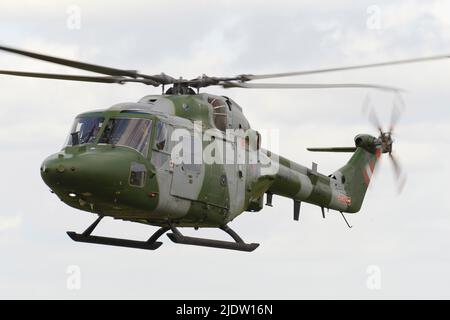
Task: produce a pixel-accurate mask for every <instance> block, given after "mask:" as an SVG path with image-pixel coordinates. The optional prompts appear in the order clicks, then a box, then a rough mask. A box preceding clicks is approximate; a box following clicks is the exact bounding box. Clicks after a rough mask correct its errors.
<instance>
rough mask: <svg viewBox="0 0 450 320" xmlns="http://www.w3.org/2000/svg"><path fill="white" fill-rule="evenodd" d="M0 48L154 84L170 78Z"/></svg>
mask: <svg viewBox="0 0 450 320" xmlns="http://www.w3.org/2000/svg"><path fill="white" fill-rule="evenodd" d="M0 50H2V51H6V52H11V53H15V54H19V55H22V56H26V57H30V58H33V59H37V60H42V61H47V62H52V63H56V64H59V65H63V66H67V67H72V68H76V69H81V70H85V71H91V72H96V73H101V74H106V75H110V76H123V77H131V78H138V77H141V78H145V79H150V80H153V81H154V82H155V83H154V85H159V84H161V83H163V81H164V80H168V78H171V77H169V76H166V75H160V76H158V75H157V76H149V75H145V74H140V73H138V72H137V71H134V70H122V69H116V68H110V67H104V66H99V65H95V64H90V63H85V62H80V61H75V60H69V59H63V58H57V57H53V56H49V55H44V54H40V53H35V52H31V51H25V50H20V49H15V48H10V47H4V46H0ZM79 81H83V80H79Z"/></svg>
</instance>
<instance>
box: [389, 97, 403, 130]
mask: <svg viewBox="0 0 450 320" xmlns="http://www.w3.org/2000/svg"><path fill="white" fill-rule="evenodd" d="M400 116H401V110H400V108H399V107H398V105H397V104H396V103H394V105H393V106H392V112H391V124H390V125H389V132H390V133H393V132H394V129H395V126H396V125H397V122H398V120H399V119H400Z"/></svg>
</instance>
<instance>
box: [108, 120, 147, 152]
mask: <svg viewBox="0 0 450 320" xmlns="http://www.w3.org/2000/svg"><path fill="white" fill-rule="evenodd" d="M151 130H152V120H149V119H141V118H134V119H129V118H126V119H119V118H117V119H110V120H109V121H108V124H107V126H106V128H105V130H104V131H103V134H102V136H101V137H100V140H99V143H107V144H114V145H118V146H126V147H130V148H133V149H135V150H137V151H139V152H140V153H142V154H143V155H147V152H148V144H149V137H150V134H151Z"/></svg>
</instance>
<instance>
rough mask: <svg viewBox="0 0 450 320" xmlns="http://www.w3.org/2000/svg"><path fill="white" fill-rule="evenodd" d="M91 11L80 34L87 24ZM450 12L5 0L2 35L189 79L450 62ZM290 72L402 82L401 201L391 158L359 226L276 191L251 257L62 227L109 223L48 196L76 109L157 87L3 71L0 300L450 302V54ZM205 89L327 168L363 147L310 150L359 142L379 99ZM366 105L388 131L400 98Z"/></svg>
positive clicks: (28, 65) (284, 148)
mask: <svg viewBox="0 0 450 320" xmlns="http://www.w3.org/2000/svg"><path fill="white" fill-rule="evenodd" d="M373 5H375V7H371V6H373ZM73 6H75V7H73ZM74 10H75V11H74ZM77 10H80V18H81V20H80V25H79V27H80V28H77V25H76V24H75V28H73V27H74V25H73V24H72V23H73V20H71V19H72V18H73V13H74V12H75V13H76V12H77ZM449 12H450V3H449V2H448V1H426V2H425V1H375V2H373V1H370V2H367V1H358V2H357V3H356V2H350V1H340V2H339V3H338V2H337V1H320V2H319V1H264V2H262V1H245V2H244V1H127V2H123V1H95V3H94V2H93V1H76V0H75V1H50V0H48V1H39V3H38V2H35V1H9V0H6V1H5V0H2V1H1V3H0V39H1V44H4V45H9V46H15V47H19V48H23V49H28V50H33V51H38V52H43V53H48V54H53V55H56V56H61V57H66V58H73V59H80V60H82V61H87V62H92V63H97V64H103V65H107V66H112V67H117V68H124V69H139V70H140V71H141V72H143V73H148V74H153V73H160V72H165V73H167V74H170V75H172V76H174V77H179V76H184V77H186V78H190V77H196V76H198V75H201V74H203V73H206V74H208V75H235V74H241V73H268V72H284V71H295V70H302V69H314V68H322V67H333V66H342V65H349V64H357V63H370V62H378V61H384V60H390V59H403V58H413V57H416V56H426V55H432V54H440V53H449V52H450V20H449V18H448V13H449ZM374 14H375V15H376V16H374ZM373 19H375V20H373ZM374 21H375V23H374ZM0 69H3V70H9V69H19V70H27V71H42V72H67V73H75V74H86V73H84V72H80V71H78V70H71V69H70V68H64V67H59V66H55V65H52V64H49V63H45V62H38V61H33V60H32V59H29V58H25V57H19V56H15V55H12V54H8V53H0ZM288 80H289V81H296V82H313V83H317V82H323V83H326V82H361V83H379V84H385V85H392V86H398V87H402V88H404V89H406V90H407V92H406V93H405V94H404V96H403V97H404V100H405V102H406V111H405V113H404V115H403V118H402V120H401V122H400V123H399V125H398V128H397V129H398V130H397V135H396V139H397V141H396V143H395V145H394V149H395V152H396V154H397V155H398V156H399V157H400V160H401V161H402V163H403V166H404V168H405V169H406V171H407V172H408V183H407V185H406V187H405V189H404V192H403V193H402V194H401V196H397V195H396V187H395V184H394V179H393V174H392V170H391V169H392V168H391V167H390V163H388V161H387V159H383V160H384V161H382V163H381V164H380V166H379V167H378V168H377V169H378V174H377V175H376V176H375V178H374V179H373V180H372V184H371V187H370V189H369V192H368V195H367V196H366V199H365V202H364V204H363V208H362V210H361V212H360V213H358V214H356V215H353V216H349V217H348V219H349V221H350V223H351V224H352V225H354V227H353V229H351V230H349V229H348V228H347V227H346V225H345V223H344V221H343V220H342V218H341V217H340V215H339V214H336V213H331V212H330V214H329V215H328V216H327V219H326V220H325V221H323V219H322V217H321V214H320V208H318V207H313V206H311V205H307V204H304V205H303V206H302V212H301V215H300V222H294V221H293V220H292V202H291V200H289V199H283V198H280V197H274V207H273V208H270V207H267V208H265V209H264V210H263V211H261V212H259V213H246V214H243V215H242V216H241V217H239V218H238V219H236V220H235V221H234V222H233V223H232V227H233V228H234V229H235V230H236V231H237V232H238V233H240V234H241V235H242V237H243V238H244V239H245V240H246V241H248V242H259V243H261V246H260V247H259V248H258V249H257V250H256V251H255V252H253V253H250V254H249V253H242V252H230V251H225V250H219V249H210V248H198V247H192V246H180V245H176V244H173V243H172V242H170V241H169V239H167V238H166V237H165V236H164V237H163V238H162V239H163V241H164V245H163V246H162V247H161V248H160V249H159V250H157V251H155V252H151V251H144V250H133V249H125V248H117V247H107V246H96V245H89V244H79V243H75V242H72V241H71V240H70V239H69V238H68V237H67V235H66V234H65V231H67V230H75V231H82V230H84V228H85V227H86V226H88V225H89V224H90V223H91V222H92V221H93V220H94V218H95V217H94V216H93V215H91V214H89V213H85V212H81V211H77V210H75V209H72V208H70V207H68V206H66V205H64V204H63V203H62V202H61V201H59V200H58V199H57V197H56V196H55V195H52V194H51V193H50V192H49V190H48V188H47V186H46V185H45V184H44V183H43V181H42V180H41V178H40V173H39V167H40V164H41V162H42V160H43V159H45V157H46V156H48V155H50V154H52V153H55V152H57V151H58V150H59V149H60V147H61V146H62V144H63V142H64V140H65V138H66V134H67V133H68V130H69V127H70V125H71V123H72V121H73V118H74V117H75V116H76V115H77V114H78V113H81V112H83V111H86V110H90V109H98V108H106V107H108V106H110V105H112V104H115V103H118V102H124V101H137V100H138V99H139V98H140V97H142V96H144V95H146V94H151V93H155V94H158V93H159V92H160V90H159V89H155V88H152V87H146V86H143V85H140V84H128V85H125V86H119V85H113V84H89V83H76V82H64V81H56V80H37V79H26V78H16V77H8V76H0V168H1V173H0V178H1V180H0V181H1V182H0V200H1V207H0V257H1V258H0V298H62V299H66V298H152V299H155V298H156V299H162V298H194V299H195V298H268V299H269V298H274V299H281V298H288V299H295V298H364V299H365V298H450V291H449V285H450V275H449V271H448V270H449V267H450V251H449V245H450V238H449V231H450V218H449V202H448V177H449V165H448V159H449V157H450V151H449V142H450V138H449V137H450V129H449V125H448V123H449V117H450V112H449V108H450V91H449V83H450V61H445V60H444V61H438V62H427V63H422V64H416V65H407V66H395V67H385V68H378V69H368V70H359V71H348V72H345V73H344V72H342V73H335V74H327V75H315V76H307V77H301V78H297V79H288ZM207 91H208V92H210V93H215V94H225V95H227V96H230V97H231V98H233V99H234V100H235V101H237V102H238V103H239V104H240V105H241V106H242V107H243V108H244V111H245V114H246V116H247V117H248V119H249V121H250V122H251V124H252V126H253V127H254V128H255V129H279V130H280V138H281V141H280V153H281V154H282V155H284V156H286V157H288V158H289V159H292V160H295V161H297V162H299V163H301V164H304V165H308V166H309V165H310V164H311V162H312V161H316V162H318V163H319V171H321V172H323V173H326V174H328V173H330V172H332V171H333V170H335V169H336V168H339V167H340V166H342V165H343V164H344V163H345V161H346V159H347V158H348V157H349V155H345V154H344V155H341V154H310V153H308V152H307V151H306V150H305V148H306V147H308V146H351V145H352V144H353V137H354V136H355V135H356V134H358V133H365V132H367V133H371V134H375V133H376V132H375V131H374V129H373V128H372V127H371V126H370V125H369V123H368V121H367V119H366V117H365V116H363V115H362V114H361V105H362V102H363V99H364V97H365V95H366V94H367V93H368V92H369V91H366V90H356V89H355V90H351V89H342V90H337V89H330V90H320V91H318V90H293V91H289V90H285V91H283V90H247V91H245V90H244V89H228V90H224V89H220V88H210V89H208V90H207ZM370 95H371V99H372V101H373V104H374V105H375V107H376V109H377V111H378V114H379V115H380V118H381V119H382V121H383V123H384V124H385V126H387V125H388V122H389V116H390V108H391V105H392V98H393V97H392V95H391V94H387V93H380V92H374V91H370ZM153 231H154V228H153V227H150V226H142V225H133V224H131V223H126V222H121V221H113V220H112V219H105V221H104V222H103V223H102V225H100V227H99V228H98V231H97V232H98V233H99V234H105V235H115V236H122V237H128V238H134V239H146V238H147V237H148V236H149V235H150V234H151V233H152V232H153ZM187 233H188V234H195V235H198V236H201V235H202V234H204V235H206V236H211V235H213V236H216V235H217V236H221V234H220V233H219V232H216V231H211V230H201V231H199V232H195V233H194V232H187ZM71 265H76V266H78V267H79V268H80V271H81V287H80V289H79V290H69V289H68V288H67V279H68V276H69V275H68V274H67V273H66V271H67V268H68V267H69V266H71ZM370 266H376V269H377V270H379V271H380V274H379V275H380V278H379V279H378V280H379V284H380V285H381V287H380V289H379V290H373V287H371V286H367V281H368V280H370V274H369V273H368V272H367V271H368V268H369V267H370ZM369 271H370V268H369ZM372 276H373V274H372ZM369 282H370V281H369ZM371 288H372V289H371Z"/></svg>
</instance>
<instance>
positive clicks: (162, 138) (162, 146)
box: [154, 121, 169, 151]
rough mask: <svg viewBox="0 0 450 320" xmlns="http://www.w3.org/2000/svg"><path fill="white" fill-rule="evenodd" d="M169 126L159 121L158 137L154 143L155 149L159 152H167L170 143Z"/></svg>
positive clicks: (157, 127) (157, 126)
mask: <svg viewBox="0 0 450 320" xmlns="http://www.w3.org/2000/svg"><path fill="white" fill-rule="evenodd" d="M167 133H168V130H167V125H166V124H165V123H164V122H161V121H158V123H157V125H156V136H155V142H154V148H155V150H158V151H167V149H168V144H169V141H168V139H167V137H168V134H167Z"/></svg>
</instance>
